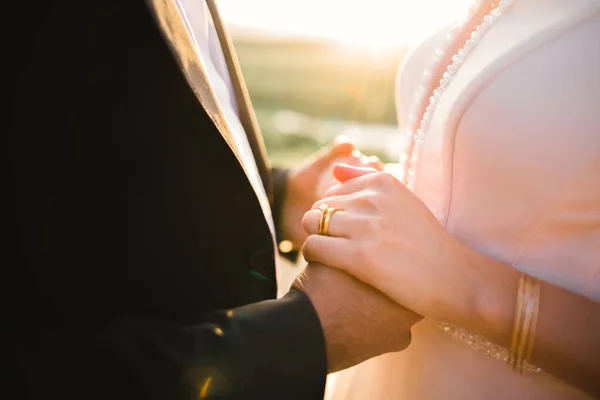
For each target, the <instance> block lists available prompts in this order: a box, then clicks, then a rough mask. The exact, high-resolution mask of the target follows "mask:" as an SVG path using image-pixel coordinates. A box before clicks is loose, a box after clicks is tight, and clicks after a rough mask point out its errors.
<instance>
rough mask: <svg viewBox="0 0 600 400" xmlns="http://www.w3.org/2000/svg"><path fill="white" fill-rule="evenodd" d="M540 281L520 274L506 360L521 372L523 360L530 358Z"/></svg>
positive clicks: (537, 310)
mask: <svg viewBox="0 0 600 400" xmlns="http://www.w3.org/2000/svg"><path fill="white" fill-rule="evenodd" d="M539 302H540V281H539V280H538V279H536V278H534V277H532V276H529V275H526V274H522V275H521V278H520V279H519V290H518V293H517V309H516V312H515V324H514V330H513V335H512V341H511V347H510V352H509V358H508V362H509V364H510V365H511V367H512V368H513V369H514V370H516V371H518V372H519V373H522V372H523V364H524V362H525V361H527V362H529V361H530V360H531V354H532V352H533V345H534V343H535V334H536V327H537V319H538V315H539Z"/></svg>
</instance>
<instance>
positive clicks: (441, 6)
mask: <svg viewBox="0 0 600 400" xmlns="http://www.w3.org/2000/svg"><path fill="white" fill-rule="evenodd" d="M472 2H473V0H361V1H358V0H218V4H219V6H220V7H219V8H220V10H221V14H222V15H223V17H224V19H225V20H226V21H227V22H228V23H229V24H231V25H232V26H235V27H243V28H246V29H253V30H256V31H260V32H269V33H273V34H276V35H283V36H287V35H293V36H304V37H317V38H324V39H332V40H335V41H337V42H340V43H343V44H346V45H360V46H367V47H371V48H373V49H385V48H389V47H395V46H396V45H407V44H412V43H415V42H417V41H419V40H421V39H422V38H424V37H426V35H428V34H430V33H432V32H434V31H435V30H436V29H438V28H440V27H442V26H443V25H444V24H446V23H448V22H451V21H453V20H456V19H457V18H460V17H462V16H463V15H464V14H465V12H466V10H467V8H468V7H469V5H470V4H471V3H472Z"/></svg>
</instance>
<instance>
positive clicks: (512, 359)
mask: <svg viewBox="0 0 600 400" xmlns="http://www.w3.org/2000/svg"><path fill="white" fill-rule="evenodd" d="M524 280H525V274H521V277H520V278H519V288H518V289H517V305H516V309H515V322H514V326H513V334H512V340H511V344H510V349H509V353H508V363H509V364H510V366H511V367H512V368H516V365H517V364H516V363H517V360H516V353H517V348H518V347H519V337H520V334H521V314H522V313H523V285H524Z"/></svg>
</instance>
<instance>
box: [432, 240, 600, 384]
mask: <svg viewBox="0 0 600 400" xmlns="http://www.w3.org/2000/svg"><path fill="white" fill-rule="evenodd" d="M457 251H458V252H461V253H462V255H461V256H459V257H456V258H454V259H455V260H461V261H460V262H461V265H457V266H456V268H459V270H462V271H464V274H466V275H463V274H461V275H462V276H469V286H468V293H463V294H461V295H460V296H458V297H457V303H456V304H457V307H455V308H454V309H453V311H451V312H450V313H448V315H447V316H442V315H440V319H444V320H446V321H447V322H449V323H452V324H455V325H457V326H461V327H463V328H465V329H467V330H470V331H472V332H474V333H477V334H480V335H483V336H485V337H487V338H488V339H490V340H491V341H494V342H496V343H498V344H500V345H503V346H505V347H507V348H508V347H509V343H510V341H511V338H512V332H513V324H514V318H515V309H516V303H517V291H518V285H519V279H520V273H519V272H518V271H517V270H515V269H514V268H511V267H509V266H507V265H506V264H503V263H501V262H499V261H495V260H492V259H489V258H487V257H485V256H483V255H481V254H478V253H476V252H474V251H472V250H470V249H468V248H466V247H464V248H459V249H457ZM539 304H540V307H539V316H538V323H537V329H536V338H535V345H534V348H533V354H532V360H531V362H532V363H533V364H534V365H536V366H538V367H540V368H542V369H544V370H545V371H547V372H548V373H550V374H552V375H554V376H556V377H558V378H561V379H563V380H565V381H566V382H569V383H571V384H573V385H574V386H577V387H579V388H581V389H582V390H585V391H587V392H590V393H592V394H594V395H595V396H600V380H598V377H599V376H600V303H596V302H594V301H592V300H590V299H588V298H586V297H583V296H580V295H577V294H575V293H572V292H569V291H567V290H565V289H562V288H560V287H557V286H554V285H552V284H549V283H547V282H541V292H540V303H539ZM445 317H446V318H445Z"/></svg>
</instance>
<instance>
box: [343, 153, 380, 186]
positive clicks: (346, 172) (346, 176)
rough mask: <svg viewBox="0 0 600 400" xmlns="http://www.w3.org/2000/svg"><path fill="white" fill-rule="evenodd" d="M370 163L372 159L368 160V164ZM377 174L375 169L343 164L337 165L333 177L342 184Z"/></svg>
mask: <svg viewBox="0 0 600 400" xmlns="http://www.w3.org/2000/svg"><path fill="white" fill-rule="evenodd" d="M369 162H370V159H368V158H367V163H369ZM375 172H377V170H376V169H375V168H373V167H363V166H354V165H348V164H342V163H340V164H336V165H335V166H334V167H333V176H335V179H337V180H338V181H340V182H342V183H343V182H346V181H349V180H350V179H354V178H358V177H359V176H363V175H367V174H373V173H375Z"/></svg>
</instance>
